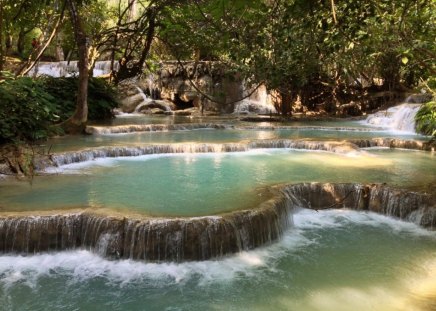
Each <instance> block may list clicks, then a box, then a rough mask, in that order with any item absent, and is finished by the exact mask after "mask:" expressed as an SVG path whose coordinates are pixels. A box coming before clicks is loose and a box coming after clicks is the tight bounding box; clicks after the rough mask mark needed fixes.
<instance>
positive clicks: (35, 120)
mask: <svg viewBox="0 0 436 311" xmlns="http://www.w3.org/2000/svg"><path fill="white" fill-rule="evenodd" d="M56 110H57V109H56V106H55V104H54V98H53V96H52V95H50V94H49V93H47V92H46V91H45V90H44V88H43V86H42V85H41V81H38V80H33V79H31V78H27V77H25V78H20V79H16V80H5V81H3V82H1V83H0V144H3V143H9V142H17V141H34V140H38V139H42V138H45V137H47V136H48V135H49V134H50V132H51V131H52V129H53V127H52V124H53V123H54V122H56V121H57V120H59V117H58V116H57V114H56Z"/></svg>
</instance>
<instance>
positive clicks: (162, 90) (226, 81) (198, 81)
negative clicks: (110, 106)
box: [119, 61, 276, 114]
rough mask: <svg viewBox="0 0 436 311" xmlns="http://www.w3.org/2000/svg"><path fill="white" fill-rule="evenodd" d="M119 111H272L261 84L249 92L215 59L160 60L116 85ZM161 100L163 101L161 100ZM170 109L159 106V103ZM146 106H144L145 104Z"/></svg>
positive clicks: (239, 80)
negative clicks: (153, 68) (150, 71)
mask: <svg viewBox="0 0 436 311" xmlns="http://www.w3.org/2000/svg"><path fill="white" fill-rule="evenodd" d="M119 91H120V93H121V94H122V95H121V100H120V101H121V109H122V111H123V112H128V113H130V112H134V111H136V112H140V111H138V110H139V109H138V108H137V107H138V106H140V105H142V106H141V107H144V109H142V112H145V113H157V112H159V111H156V110H151V109H152V108H154V109H160V111H163V112H167V113H169V112H170V111H180V110H187V109H188V111H187V112H190V111H189V109H191V110H194V111H197V112H200V113H203V112H209V113H233V112H237V113H249V112H254V113H267V114H268V113H275V112H276V110H275V108H274V106H273V105H272V103H271V102H270V100H269V97H268V95H267V91H266V88H265V87H264V86H262V87H259V88H257V89H255V90H253V92H252V94H249V93H250V90H249V88H247V89H246V87H245V85H244V81H243V80H242V79H241V78H239V77H238V75H237V74H229V73H228V72H226V70H225V68H224V67H223V66H222V65H220V64H219V63H217V62H208V61H199V62H193V61H191V62H180V63H179V62H163V63H161V64H159V66H158V70H157V71H156V72H155V73H153V74H149V75H147V76H145V77H142V78H141V79H136V80H135V79H132V80H127V81H123V82H122V83H120V85H119ZM248 95H250V96H248ZM245 97H246V98H245ZM162 101H163V102H162ZM163 103H166V104H165V105H166V106H167V107H169V105H170V104H169V103H171V104H172V105H173V106H171V109H163V108H162V105H157V104H163ZM147 107H148V108H150V110H146V109H145V108H147Z"/></svg>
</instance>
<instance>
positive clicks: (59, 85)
mask: <svg viewBox="0 0 436 311" xmlns="http://www.w3.org/2000/svg"><path fill="white" fill-rule="evenodd" d="M41 80H42V84H43V88H44V90H45V91H46V92H47V93H48V94H50V95H52V96H53V98H54V105H55V106H56V108H57V110H56V112H57V114H58V115H59V117H60V120H61V121H65V120H67V119H68V118H69V117H70V116H71V115H72V113H73V112H74V109H75V108H76V93H77V88H78V79H77V78H73V77H70V78H52V77H44V78H41ZM115 107H117V102H116V100H115V91H114V89H113V88H112V87H111V85H110V84H108V83H107V82H106V81H105V80H103V79H98V78H91V79H90V80H89V86H88V109H89V114H88V116H89V119H90V120H101V119H107V118H111V117H112V116H113V115H112V112H111V111H112V109H113V108H115Z"/></svg>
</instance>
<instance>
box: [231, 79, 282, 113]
mask: <svg viewBox="0 0 436 311" xmlns="http://www.w3.org/2000/svg"><path fill="white" fill-rule="evenodd" d="M249 91H250V90H247V89H245V88H244V91H243V94H244V95H245V94H247V93H248V92H249ZM234 113H236V114H239V113H259V114H271V113H273V114H276V113H277V110H276V108H275V107H274V105H273V104H272V103H271V100H270V98H269V95H268V92H267V90H266V87H265V86H264V85H261V86H260V87H258V88H257V89H256V90H255V91H254V92H253V94H251V95H250V96H249V97H248V98H246V99H243V100H241V101H239V102H238V103H236V104H235V110H234Z"/></svg>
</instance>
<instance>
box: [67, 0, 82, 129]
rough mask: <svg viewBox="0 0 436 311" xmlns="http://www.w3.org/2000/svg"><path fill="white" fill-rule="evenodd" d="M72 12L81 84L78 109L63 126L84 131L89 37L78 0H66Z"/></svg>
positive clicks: (78, 93)
mask: <svg viewBox="0 0 436 311" xmlns="http://www.w3.org/2000/svg"><path fill="white" fill-rule="evenodd" d="M66 1H67V5H68V9H69V12H70V19H71V24H72V26H73V30H74V39H75V42H76V44H77V48H78V56H79V61H78V69H79V86H78V90H77V99H76V110H75V112H74V114H73V115H72V116H71V117H70V118H69V119H68V120H67V121H65V122H64V123H63V125H62V127H63V128H64V129H65V131H66V132H68V133H78V132H82V131H83V130H84V128H85V126H86V122H87V121H88V82H89V81H88V80H89V68H88V64H89V60H88V48H89V38H88V37H87V35H86V32H85V29H84V26H83V24H82V20H81V17H80V13H79V10H78V5H77V4H78V3H76V0H66Z"/></svg>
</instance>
